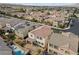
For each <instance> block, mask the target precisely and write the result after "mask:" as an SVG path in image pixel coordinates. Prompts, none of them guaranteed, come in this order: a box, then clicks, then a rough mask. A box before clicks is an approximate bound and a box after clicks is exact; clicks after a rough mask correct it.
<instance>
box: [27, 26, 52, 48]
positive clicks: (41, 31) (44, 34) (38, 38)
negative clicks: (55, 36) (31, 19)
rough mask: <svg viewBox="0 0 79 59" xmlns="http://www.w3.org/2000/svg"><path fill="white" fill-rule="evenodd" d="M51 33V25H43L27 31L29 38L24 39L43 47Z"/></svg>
mask: <svg viewBox="0 0 79 59" xmlns="http://www.w3.org/2000/svg"><path fill="white" fill-rule="evenodd" d="M50 34H51V27H50V26H47V25H44V26H40V27H38V28H36V29H35V30H32V31H31V32H29V33H28V37H29V39H26V41H32V42H34V43H36V44H37V45H39V46H41V47H45V46H46V45H47V42H48V40H49V39H48V37H49V35H50Z"/></svg>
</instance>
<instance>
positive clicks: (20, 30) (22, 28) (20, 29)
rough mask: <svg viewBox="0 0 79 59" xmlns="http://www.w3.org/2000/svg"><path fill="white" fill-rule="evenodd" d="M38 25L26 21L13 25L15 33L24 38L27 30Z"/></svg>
mask: <svg viewBox="0 0 79 59" xmlns="http://www.w3.org/2000/svg"><path fill="white" fill-rule="evenodd" d="M39 26H40V25H39V24H36V23H32V22H28V21H26V22H25V23H21V24H19V25H17V26H15V34H16V35H17V36H19V37H21V38H24V37H26V36H27V35H28V32H29V31H31V30H33V29H35V28H36V27H39Z"/></svg>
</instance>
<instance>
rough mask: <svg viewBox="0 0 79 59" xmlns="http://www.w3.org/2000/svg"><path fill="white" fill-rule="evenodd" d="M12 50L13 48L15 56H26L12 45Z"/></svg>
mask: <svg viewBox="0 0 79 59" xmlns="http://www.w3.org/2000/svg"><path fill="white" fill-rule="evenodd" d="M11 48H12V52H13V54H14V55H25V54H26V53H25V52H24V51H23V50H21V49H20V48H19V47H18V46H15V45H12V46H11Z"/></svg>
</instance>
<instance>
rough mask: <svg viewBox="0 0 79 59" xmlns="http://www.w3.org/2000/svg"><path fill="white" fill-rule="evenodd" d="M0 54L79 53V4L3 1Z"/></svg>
mask: <svg viewBox="0 0 79 59" xmlns="http://www.w3.org/2000/svg"><path fill="white" fill-rule="evenodd" d="M0 55H79V8H78V7H74V6H73V7H70V6H69V7H68V6H31V5H15V4H2V3H0Z"/></svg>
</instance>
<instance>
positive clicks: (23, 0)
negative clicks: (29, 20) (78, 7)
mask: <svg viewBox="0 0 79 59" xmlns="http://www.w3.org/2000/svg"><path fill="white" fill-rule="evenodd" d="M64 2H65V3H77V2H79V0H0V3H64Z"/></svg>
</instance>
